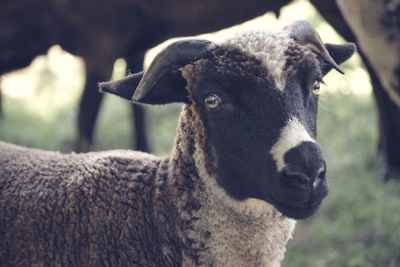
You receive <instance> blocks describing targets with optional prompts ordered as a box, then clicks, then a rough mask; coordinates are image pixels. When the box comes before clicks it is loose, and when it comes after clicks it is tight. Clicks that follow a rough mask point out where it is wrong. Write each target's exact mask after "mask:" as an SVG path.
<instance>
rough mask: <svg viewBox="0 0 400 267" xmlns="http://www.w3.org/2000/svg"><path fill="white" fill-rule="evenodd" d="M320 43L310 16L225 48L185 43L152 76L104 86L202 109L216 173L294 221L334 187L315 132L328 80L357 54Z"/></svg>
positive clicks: (160, 59)
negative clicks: (322, 85)
mask: <svg viewBox="0 0 400 267" xmlns="http://www.w3.org/2000/svg"><path fill="white" fill-rule="evenodd" d="M354 49H355V48H354V45H352V44H347V45H329V44H323V43H322V41H321V39H320V38H319V36H318V34H317V33H316V31H315V29H314V28H312V26H311V25H310V24H308V23H307V22H304V21H299V22H295V23H294V24H292V25H290V26H288V27H287V28H285V29H284V30H283V31H281V32H278V33H269V34H265V33H249V34H245V35H241V36H239V37H236V38H233V39H231V40H230V41H228V42H225V43H223V44H221V45H216V44H214V43H211V42H209V41H205V40H196V39H190V40H183V41H178V42H176V43H173V44H171V45H170V46H168V47H167V48H166V49H165V50H164V51H162V52H161V53H160V54H159V55H158V56H157V57H156V58H155V59H154V61H153V63H152V64H151V66H150V67H149V69H148V70H147V72H146V73H138V74H134V75H131V76H128V77H127V78H125V79H123V80H120V81H116V82H108V83H102V84H101V89H102V90H103V91H107V92H111V93H114V94H117V95H119V96H122V97H125V98H127V99H130V98H131V97H132V92H133V91H134V94H133V100H134V101H135V102H139V103H145V104H164V103H169V102H176V101H179V102H184V103H186V104H187V105H190V106H191V107H194V108H195V111H196V112H197V113H198V115H199V116H200V118H201V121H202V123H203V127H204V131H205V133H206V138H207V141H206V142H207V144H208V145H209V146H211V147H213V150H214V153H215V157H216V162H217V164H216V167H215V168H216V169H215V171H216V179H217V183H218V185H219V186H221V187H222V188H223V189H224V190H225V192H226V193H227V194H228V195H229V196H231V197H233V198H235V199H237V200H245V199H248V198H256V199H260V200H264V201H266V202H269V203H270V204H273V205H274V206H275V207H276V208H277V209H278V210H279V211H281V212H282V213H283V214H285V215H287V216H289V217H292V218H300V219H301V218H305V217H307V216H310V215H311V214H313V213H314V212H315V211H316V209H317V208H318V207H319V205H320V204H321V202H322V200H323V198H324V197H325V196H326V195H327V193H328V183H327V180H326V164H325V161H324V158H323V155H322V152H321V149H320V147H319V146H318V144H317V143H316V141H315V138H316V117H317V107H318V90H319V84H320V83H321V82H322V77H323V76H324V75H325V74H326V73H327V72H328V71H329V70H331V69H332V68H335V69H337V70H338V71H340V72H341V70H340V68H339V67H338V65H337V64H340V63H342V62H343V61H345V60H347V59H348V58H349V57H350V56H351V55H352V54H353V53H354Z"/></svg>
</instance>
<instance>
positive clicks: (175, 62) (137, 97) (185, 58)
mask: <svg viewBox="0 0 400 267" xmlns="http://www.w3.org/2000/svg"><path fill="white" fill-rule="evenodd" d="M214 48H215V45H214V44H213V43H212V42H210V41H207V40H200V39H185V40H180V41H177V42H174V43H172V44H170V45H169V46H167V47H166V48H165V49H164V50H162V51H161V52H160V53H159V54H158V55H157V56H156V57H155V58H154V60H153V62H152V63H151V65H150V67H149V69H148V70H147V71H146V72H145V73H144V75H143V78H142V79H141V81H140V83H139V85H138V86H137V88H136V90H135V93H134V94H133V97H132V100H133V101H135V102H139V103H144V104H165V103H170V102H189V100H188V98H187V96H188V92H187V90H186V88H185V87H186V80H185V79H184V78H183V77H182V75H181V68H183V67H184V66H186V65H188V64H191V63H194V62H195V61H197V60H199V59H201V58H205V57H207V56H209V55H210V54H211V51H212V50H213V49H214Z"/></svg>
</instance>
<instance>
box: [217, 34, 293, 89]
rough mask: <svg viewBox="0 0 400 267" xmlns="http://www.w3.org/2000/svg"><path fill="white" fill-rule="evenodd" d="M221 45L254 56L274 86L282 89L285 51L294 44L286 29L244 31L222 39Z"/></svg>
mask: <svg viewBox="0 0 400 267" xmlns="http://www.w3.org/2000/svg"><path fill="white" fill-rule="evenodd" d="M221 45H222V46H224V47H232V48H237V49H239V50H241V51H243V52H244V53H245V54H248V55H251V56H254V57H255V58H256V59H258V60H259V61H260V62H261V64H263V66H264V67H265V68H266V69H267V71H268V73H269V75H270V77H271V78H272V79H273V82H274V84H275V87H276V88H277V89H279V90H282V91H283V88H284V87H285V78H286V77H285V66H286V62H287V57H288V56H287V54H286V51H287V50H288V48H289V47H290V46H293V45H295V42H294V41H293V39H292V38H290V36H289V33H288V32H287V31H280V32H261V31H254V32H246V33H242V34H240V35H236V36H235V37H233V38H231V39H229V40H226V41H224V42H223V43H222V44H221Z"/></svg>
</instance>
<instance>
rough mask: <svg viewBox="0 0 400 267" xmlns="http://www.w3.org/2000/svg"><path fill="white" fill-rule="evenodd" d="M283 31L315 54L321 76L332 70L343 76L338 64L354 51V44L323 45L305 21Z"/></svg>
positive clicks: (293, 24)
mask: <svg viewBox="0 0 400 267" xmlns="http://www.w3.org/2000/svg"><path fill="white" fill-rule="evenodd" d="M284 29H285V30H287V31H288V32H289V34H290V37H292V38H293V40H295V41H296V42H297V43H299V44H301V45H303V46H305V47H307V48H309V49H310V50H311V51H313V52H314V53H315V54H317V56H318V58H319V59H320V62H321V70H322V72H323V75H325V74H326V73H327V72H328V71H330V70H331V69H332V68H334V69H336V70H337V71H339V72H340V73H342V74H343V71H342V70H341V69H340V67H339V64H340V63H342V62H344V61H345V60H347V59H348V58H349V57H350V56H351V55H352V54H353V53H354V51H355V46H354V44H346V45H331V44H324V43H323V42H322V40H321V37H320V36H319V34H318V32H317V31H316V30H315V29H314V27H313V26H312V25H311V24H310V23H309V22H307V21H305V20H299V21H295V22H293V23H292V24H290V25H288V26H286V27H285V28H284Z"/></svg>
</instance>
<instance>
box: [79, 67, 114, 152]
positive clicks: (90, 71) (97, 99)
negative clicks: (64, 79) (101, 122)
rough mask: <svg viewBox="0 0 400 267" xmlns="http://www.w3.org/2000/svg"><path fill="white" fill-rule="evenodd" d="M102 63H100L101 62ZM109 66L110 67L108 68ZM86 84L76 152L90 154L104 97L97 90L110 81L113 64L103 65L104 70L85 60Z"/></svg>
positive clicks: (80, 109)
mask: <svg viewBox="0 0 400 267" xmlns="http://www.w3.org/2000/svg"><path fill="white" fill-rule="evenodd" d="M99 62H100V61H99ZM106 65H109V66H106ZM85 67H86V84H85V88H84V90H83V94H82V97H81V102H80V105H79V111H78V112H79V113H78V139H77V141H76V144H75V151H76V152H88V151H89V150H90V149H91V146H92V142H93V132H94V126H95V123H96V118H97V115H98V113H99V109H100V105H101V102H102V99H103V95H102V94H100V93H99V92H98V90H97V84H98V82H99V81H102V80H104V79H109V78H110V77H111V73H112V70H113V64H105V65H104V62H103V63H102V68H99V67H98V66H97V65H96V64H91V63H90V61H89V60H85Z"/></svg>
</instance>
